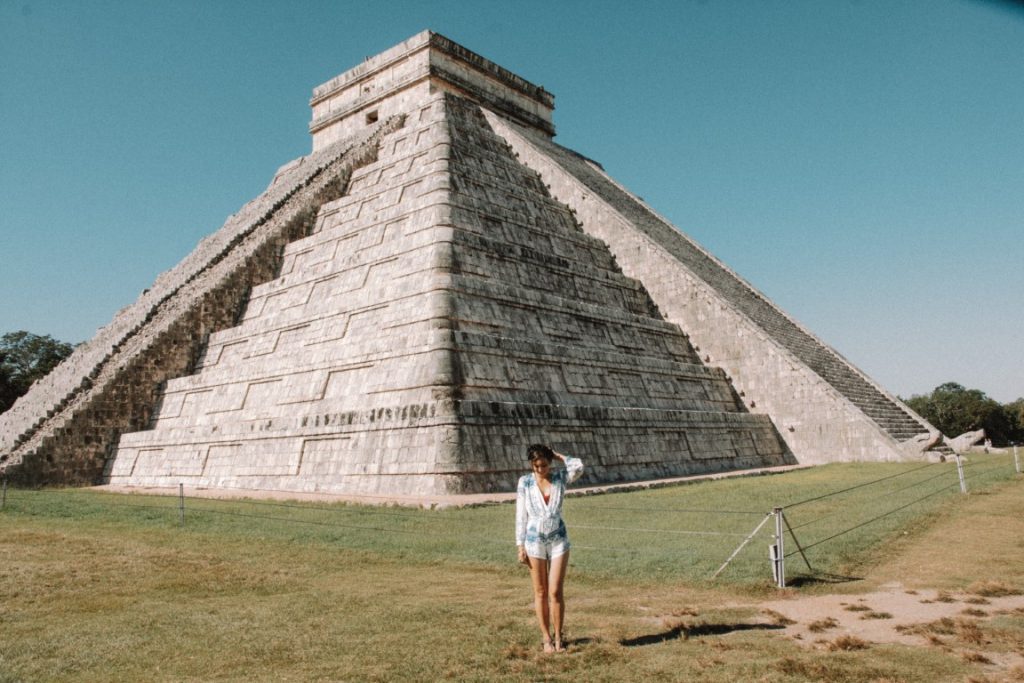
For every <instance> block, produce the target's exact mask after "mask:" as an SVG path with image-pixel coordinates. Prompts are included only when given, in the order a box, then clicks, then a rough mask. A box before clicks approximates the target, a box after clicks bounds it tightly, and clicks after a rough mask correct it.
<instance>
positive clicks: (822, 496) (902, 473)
mask: <svg viewBox="0 0 1024 683" xmlns="http://www.w3.org/2000/svg"><path fill="white" fill-rule="evenodd" d="M941 464H944V463H938V462H931V463H928V464H927V465H922V466H921V467H915V468H914V469H912V470H906V471H905V472H897V473H896V474H890V475H889V476H886V477H882V478H880V479H874V480H872V481H867V482H864V483H863V484H857V485H855V486H850V487H848V488H845V489H839V490H838V491H832V492H831V493H825V494H822V495H820V496H814V497H813V498H807V499H805V500H801V501H799V502H796V503H790V504H789V505H785V506H783V507H785V508H786V509H787V510H792V509H793V508H795V507H799V506H801V505H806V504H807V503H813V502H814V501H816V500H823V499H825V498H831V497H832V496H838V495H839V494H841V493H847V492H849V491H855V490H857V489H861V488H864V487H865V486H871V485H872V484H877V483H879V482H882V481H887V480H889V479H895V478H896V477H902V476H904V475H907V474H911V473H912V472H919V471H920V470H924V469H928V468H929V467H935V466H936V465H941Z"/></svg>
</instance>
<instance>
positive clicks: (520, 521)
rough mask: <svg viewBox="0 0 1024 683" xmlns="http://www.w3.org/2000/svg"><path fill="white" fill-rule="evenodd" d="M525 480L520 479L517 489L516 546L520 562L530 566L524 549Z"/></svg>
mask: <svg viewBox="0 0 1024 683" xmlns="http://www.w3.org/2000/svg"><path fill="white" fill-rule="evenodd" d="M523 479H524V478H522V477H521V478H520V479H519V485H518V486H517V487H516V546H517V554H518V559H519V561H520V562H521V563H522V564H527V565H528V564H529V560H527V559H526V548H525V547H523V544H524V543H526V483H525V482H524V481H523Z"/></svg>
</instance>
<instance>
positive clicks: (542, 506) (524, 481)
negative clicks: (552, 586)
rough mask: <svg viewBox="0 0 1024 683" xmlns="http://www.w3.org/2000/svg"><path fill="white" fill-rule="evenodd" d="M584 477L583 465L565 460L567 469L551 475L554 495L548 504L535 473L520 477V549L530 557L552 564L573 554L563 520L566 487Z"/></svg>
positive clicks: (517, 495)
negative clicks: (524, 550)
mask: <svg viewBox="0 0 1024 683" xmlns="http://www.w3.org/2000/svg"><path fill="white" fill-rule="evenodd" d="M581 474H583V461H582V460H580V459H579V458H572V457H569V456H566V457H565V469H564V470H557V471H554V472H552V473H551V495H550V497H549V499H548V502H547V503H545V502H544V496H543V494H541V492H540V487H539V486H537V480H536V478H535V477H534V475H533V472H531V473H529V474H524V475H523V476H521V477H519V485H518V486H517V487H516V545H521V546H523V547H524V548H526V554H527V555H529V556H530V557H535V558H537V559H541V560H550V559H552V558H555V557H558V556H559V555H563V554H565V552H566V551H567V550H569V536H568V533H567V532H566V529H565V522H564V521H563V520H562V496H563V495H564V494H565V486H566V484H571V483H572V482H574V481H576V480H577V479H579V478H580V475H581Z"/></svg>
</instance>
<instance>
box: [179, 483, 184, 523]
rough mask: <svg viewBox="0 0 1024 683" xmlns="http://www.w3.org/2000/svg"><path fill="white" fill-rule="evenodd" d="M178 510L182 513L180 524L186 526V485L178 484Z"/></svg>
mask: <svg viewBox="0 0 1024 683" xmlns="http://www.w3.org/2000/svg"><path fill="white" fill-rule="evenodd" d="M178 512H179V513H180V520H181V521H180V522H179V525H180V526H185V485H184V484H182V483H179V484H178Z"/></svg>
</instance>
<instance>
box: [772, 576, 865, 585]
mask: <svg viewBox="0 0 1024 683" xmlns="http://www.w3.org/2000/svg"><path fill="white" fill-rule="evenodd" d="M863 580H864V577H863V576H845V575H843V574H829V573H827V572H822V573H817V574H797V575H796V576H793V577H790V578H789V579H787V580H786V586H788V587H790V588H801V587H803V586H818V585H822V584H831V583H850V582H853V581H863Z"/></svg>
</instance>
